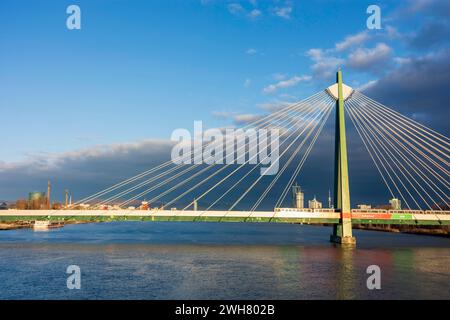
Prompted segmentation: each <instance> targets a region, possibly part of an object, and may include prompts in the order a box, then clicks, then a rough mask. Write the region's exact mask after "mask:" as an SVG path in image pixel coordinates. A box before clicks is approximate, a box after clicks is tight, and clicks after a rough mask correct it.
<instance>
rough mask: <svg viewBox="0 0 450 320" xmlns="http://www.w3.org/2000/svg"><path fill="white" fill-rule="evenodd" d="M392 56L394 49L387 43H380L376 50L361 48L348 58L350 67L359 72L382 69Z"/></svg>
mask: <svg viewBox="0 0 450 320" xmlns="http://www.w3.org/2000/svg"><path fill="white" fill-rule="evenodd" d="M391 55H392V49H391V48H390V47H389V46H388V45H386V44H385V43H378V44H377V45H376V46H375V47H374V48H359V49H356V50H355V51H353V52H352V53H351V54H350V55H349V56H348V61H347V64H348V66H350V67H352V68H354V69H359V70H364V71H367V70H375V69H379V68H381V67H382V66H383V65H384V64H385V63H386V62H387V61H388V60H389V59H390V58H391Z"/></svg>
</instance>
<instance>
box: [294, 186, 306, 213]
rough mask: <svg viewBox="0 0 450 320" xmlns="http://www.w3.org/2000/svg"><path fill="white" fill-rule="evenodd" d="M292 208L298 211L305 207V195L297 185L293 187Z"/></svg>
mask: <svg viewBox="0 0 450 320" xmlns="http://www.w3.org/2000/svg"><path fill="white" fill-rule="evenodd" d="M292 206H293V207H294V208H296V209H303V208H304V207H305V194H304V193H303V191H302V189H301V188H300V186H299V185H297V183H296V184H295V185H294V186H292Z"/></svg>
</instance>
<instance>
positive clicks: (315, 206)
mask: <svg viewBox="0 0 450 320" xmlns="http://www.w3.org/2000/svg"><path fill="white" fill-rule="evenodd" d="M308 207H309V208H310V209H322V202H320V201H319V200H317V199H316V196H314V199H312V200H309V201H308Z"/></svg>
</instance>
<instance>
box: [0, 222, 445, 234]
mask: <svg viewBox="0 0 450 320" xmlns="http://www.w3.org/2000/svg"><path fill="white" fill-rule="evenodd" d="M99 222H101V221H66V222H64V223H62V224H60V225H58V227H63V226H64V225H66V224H84V223H99ZM33 226H34V221H2V222H0V231H3V230H16V229H25V228H33ZM323 226H329V225H328V224H323ZM353 228H354V229H359V230H371V231H380V232H392V233H410V234H416V235H428V236H438V237H445V238H450V227H449V226H421V227H417V226H407V225H380V224H378V225H360V224H356V225H353Z"/></svg>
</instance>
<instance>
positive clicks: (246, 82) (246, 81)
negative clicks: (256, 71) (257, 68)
mask: <svg viewBox="0 0 450 320" xmlns="http://www.w3.org/2000/svg"><path fill="white" fill-rule="evenodd" d="M251 84H252V81H251V80H250V79H249V78H247V79H245V81H244V87H245V88H248V87H250V85H251Z"/></svg>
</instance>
